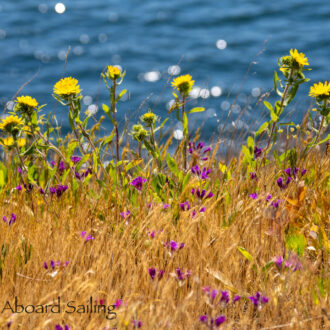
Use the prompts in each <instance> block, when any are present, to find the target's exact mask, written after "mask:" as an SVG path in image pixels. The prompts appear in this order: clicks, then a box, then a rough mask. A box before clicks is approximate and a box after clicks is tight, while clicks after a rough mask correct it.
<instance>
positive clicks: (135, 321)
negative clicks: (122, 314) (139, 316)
mask: <svg viewBox="0 0 330 330" xmlns="http://www.w3.org/2000/svg"><path fill="white" fill-rule="evenodd" d="M132 325H133V328H134V329H137V328H141V327H142V322H141V321H140V320H139V321H137V320H133V322H132Z"/></svg>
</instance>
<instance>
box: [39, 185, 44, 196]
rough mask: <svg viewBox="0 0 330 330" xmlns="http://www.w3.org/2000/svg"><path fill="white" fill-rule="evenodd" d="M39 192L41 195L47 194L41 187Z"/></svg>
mask: <svg viewBox="0 0 330 330" xmlns="http://www.w3.org/2000/svg"><path fill="white" fill-rule="evenodd" d="M39 192H40V194H41V195H44V194H45V190H43V189H42V188H41V187H40V189H39Z"/></svg>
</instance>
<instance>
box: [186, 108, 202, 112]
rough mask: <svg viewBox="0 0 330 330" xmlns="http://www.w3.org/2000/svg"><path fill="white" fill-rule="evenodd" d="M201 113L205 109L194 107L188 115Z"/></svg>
mask: <svg viewBox="0 0 330 330" xmlns="http://www.w3.org/2000/svg"><path fill="white" fill-rule="evenodd" d="M203 111H205V108H203V107H196V108H193V109H191V110H190V111H189V112H188V113H195V112H203Z"/></svg>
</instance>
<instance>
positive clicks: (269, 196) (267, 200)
mask: <svg viewBox="0 0 330 330" xmlns="http://www.w3.org/2000/svg"><path fill="white" fill-rule="evenodd" d="M272 197H273V196H272V195H271V194H268V195H267V197H266V202H267V203H268V202H269V201H270V200H271V199H272Z"/></svg>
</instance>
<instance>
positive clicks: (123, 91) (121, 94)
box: [116, 89, 127, 102]
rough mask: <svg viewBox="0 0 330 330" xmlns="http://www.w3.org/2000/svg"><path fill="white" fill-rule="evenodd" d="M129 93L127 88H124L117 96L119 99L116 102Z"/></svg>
mask: <svg viewBox="0 0 330 330" xmlns="http://www.w3.org/2000/svg"><path fill="white" fill-rule="evenodd" d="M126 93H127V89H124V90H122V91H121V92H120V93H119V95H118V97H117V99H116V102H117V101H119V100H120V99H121V98H122V97H123V96H124V95H125V94H126Z"/></svg>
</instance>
